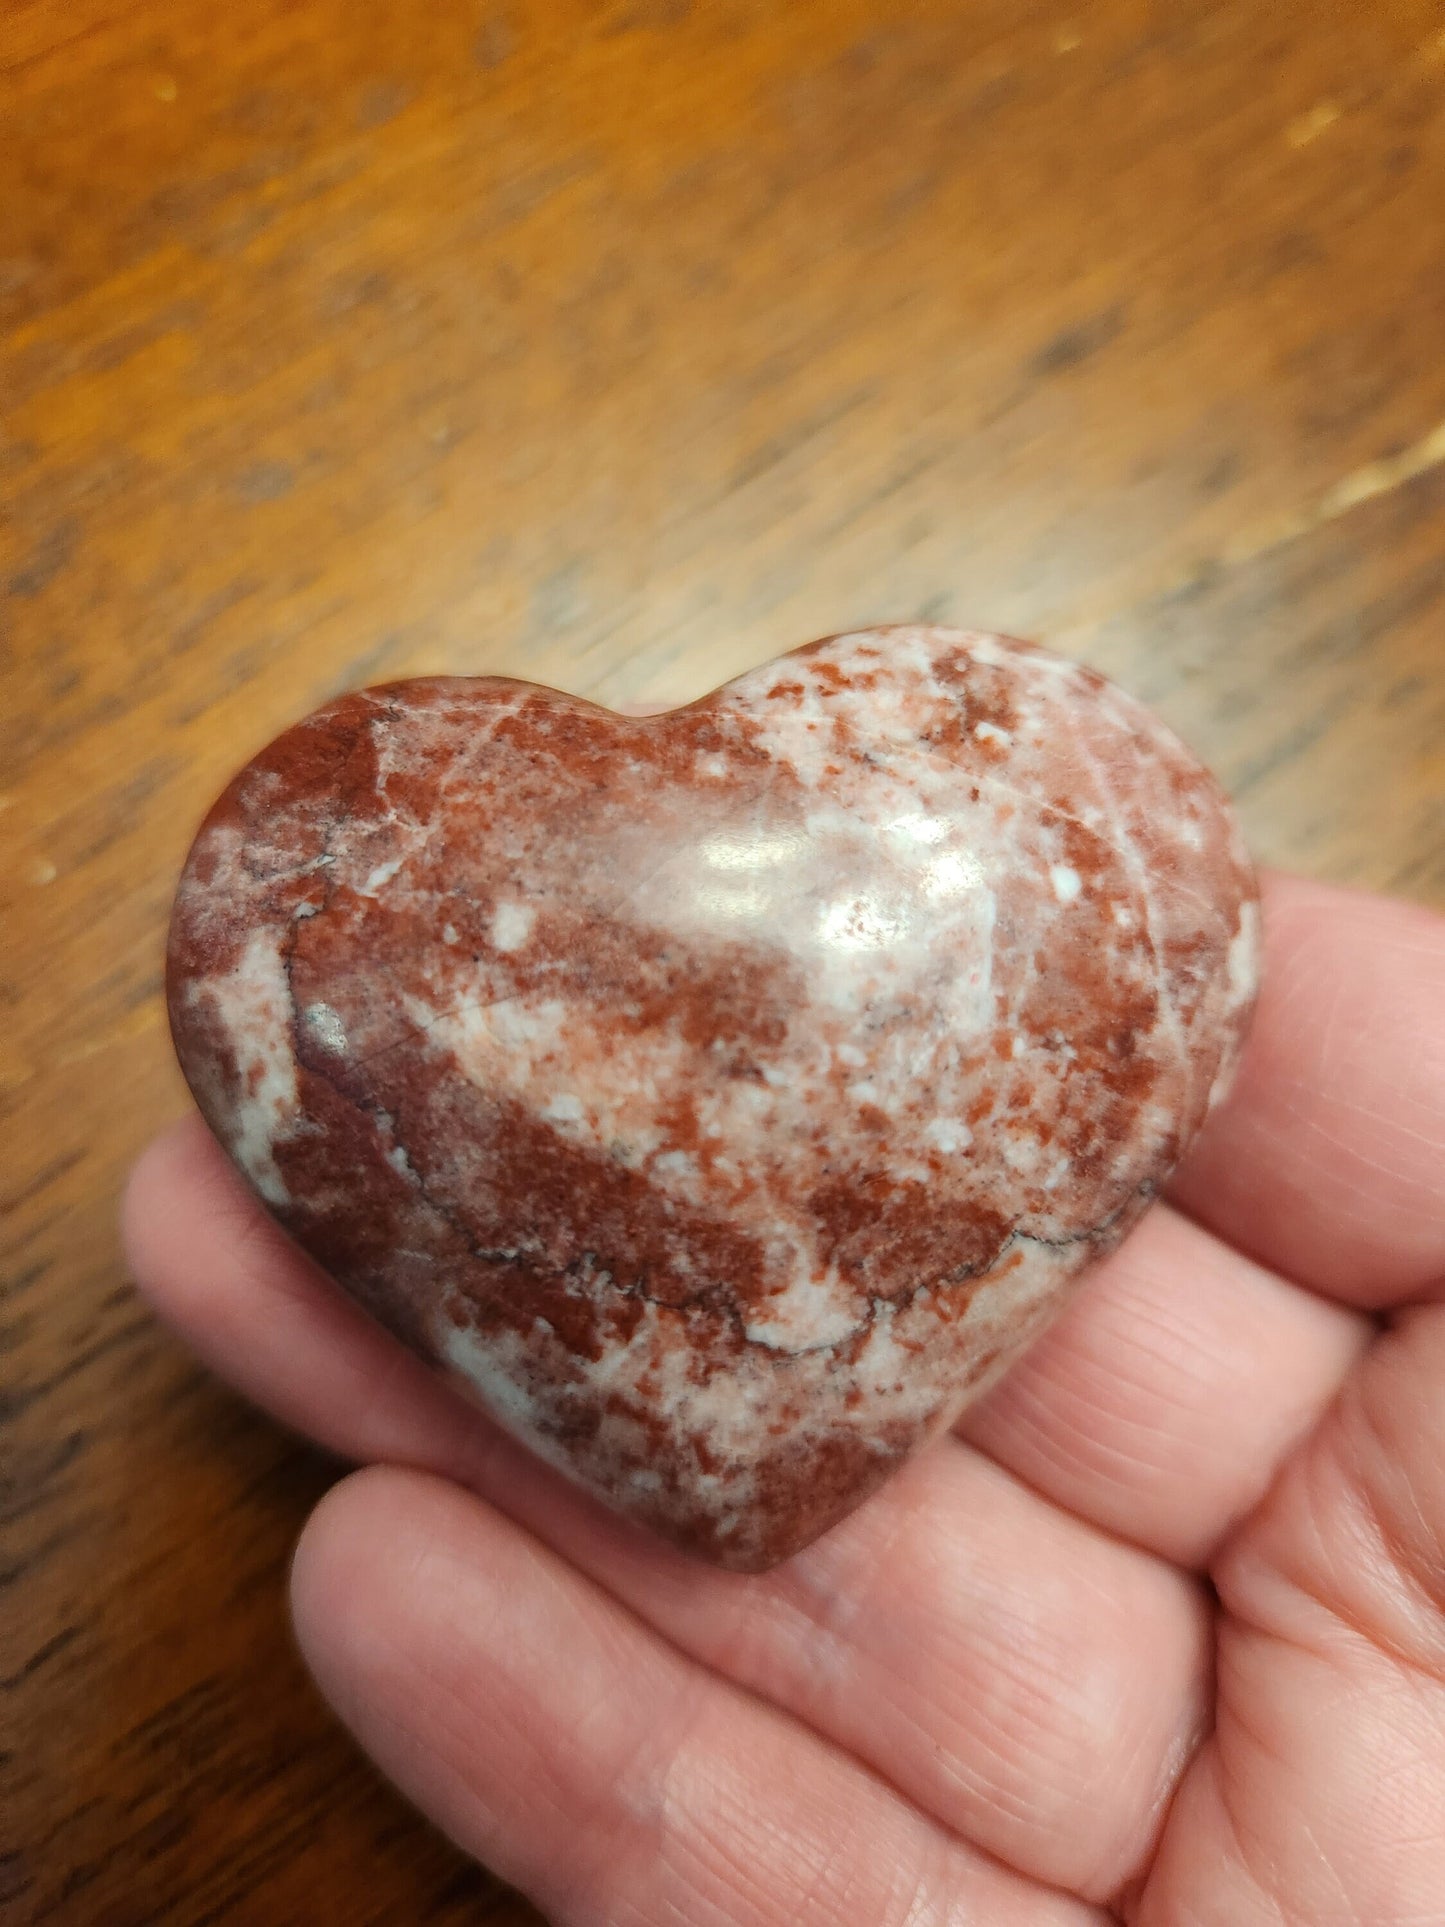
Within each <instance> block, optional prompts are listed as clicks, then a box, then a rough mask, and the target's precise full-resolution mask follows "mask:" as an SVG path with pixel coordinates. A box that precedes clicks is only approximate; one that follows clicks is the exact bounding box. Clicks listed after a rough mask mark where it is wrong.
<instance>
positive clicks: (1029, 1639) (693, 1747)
mask: <svg viewBox="0 0 1445 1927" xmlns="http://www.w3.org/2000/svg"><path fill="white" fill-rule="evenodd" d="M1266 947H1267V965H1266V976H1265V985H1264V991H1263V995H1262V999H1261V1004H1260V1009H1259V1014H1258V1017H1257V1019H1256V1024H1255V1030H1254V1035H1253V1037H1252V1039H1251V1042H1250V1045H1249V1048H1248V1051H1247V1053H1246V1058H1245V1063H1244V1066H1243V1069H1242V1072H1241V1076H1240V1081H1239V1085H1238V1087H1237V1089H1236V1091H1235V1093H1234V1095H1233V1096H1232V1097H1231V1099H1230V1100H1229V1101H1228V1102H1227V1103H1226V1105H1225V1106H1224V1107H1223V1108H1222V1109H1221V1111H1220V1112H1219V1113H1218V1114H1217V1115H1216V1116H1215V1118H1213V1119H1212V1120H1211V1122H1210V1124H1209V1126H1208V1128H1207V1130H1206V1132H1205V1134H1204V1136H1203V1138H1202V1139H1201V1140H1200V1142H1199V1143H1198V1145H1197V1146H1196V1147H1195V1149H1194V1151H1193V1152H1192V1153H1191V1155H1190V1157H1189V1158H1188V1160H1187V1162H1186V1164H1185V1166H1184V1168H1183V1170H1182V1171H1181V1173H1180V1174H1179V1177H1178V1179H1177V1180H1176V1183H1175V1185H1174V1187H1173V1192H1172V1202H1171V1203H1170V1204H1167V1205H1161V1206H1159V1207H1157V1208H1156V1209H1155V1210H1154V1211H1152V1212H1151V1213H1150V1214H1149V1215H1148V1217H1147V1218H1146V1219H1145V1220H1144V1222H1143V1223H1142V1224H1141V1225H1140V1227H1139V1228H1138V1230H1137V1231H1135V1233H1134V1234H1133V1236H1132V1237H1131V1238H1130V1239H1129V1240H1128V1241H1127V1243H1126V1244H1125V1245H1124V1246H1123V1247H1122V1248H1121V1249H1120V1250H1119V1251H1118V1252H1116V1253H1115V1254H1114V1255H1113V1256H1112V1257H1111V1258H1109V1259H1108V1260H1107V1261H1105V1262H1104V1263H1103V1264H1101V1265H1100V1266H1098V1267H1097V1269H1096V1270H1094V1271H1093V1272H1092V1273H1091V1274H1090V1275H1089V1277H1088V1279H1087V1281H1086V1282H1085V1283H1083V1284H1082V1286H1081V1288H1080V1290H1079V1292H1078V1294H1077V1295H1076V1297H1075V1298H1074V1300H1073V1301H1072V1303H1071V1304H1070V1306H1069V1308H1068V1309H1067V1310H1066V1311H1065V1313H1064V1314H1063V1316H1062V1317H1061V1318H1060V1319H1059V1321H1058V1322H1057V1323H1056V1324H1055V1325H1054V1327H1053V1328H1052V1329H1051V1330H1050V1331H1049V1332H1048V1333H1047V1334H1046V1335H1045V1337H1044V1338H1042V1339H1041V1340H1040V1341H1039V1342H1038V1344H1037V1345H1035V1347H1034V1348H1033V1349H1032V1350H1031V1351H1030V1352H1029V1353H1028V1354H1027V1355H1026V1357H1025V1358H1024V1359H1023V1360H1022V1361H1021V1362H1020V1364H1019V1365H1018V1366H1016V1367H1015V1369H1014V1370H1013V1371H1012V1372H1011V1373H1010V1374H1009V1376H1008V1378H1007V1379H1006V1380H1005V1381H1004V1382H1003V1383H1002V1384H1001V1385H1000V1386H999V1387H998V1389H997V1390H996V1391H995V1392H994V1393H992V1394H991V1395H990V1396H989V1397H988V1398H987V1399H986V1400H985V1401H984V1402H983V1403H982V1404H981V1405H979V1406H977V1407H975V1408H973V1409H972V1410H971V1411H970V1412H969V1413H968V1414H967V1415H966V1417H965V1418H964V1420H963V1422H962V1423H961V1425H960V1426H959V1428H958V1432H957V1435H956V1436H955V1437H954V1438H952V1439H950V1440H948V1441H945V1442H944V1443H942V1444H940V1445H938V1446H936V1447H934V1448H933V1449H931V1450H929V1451H927V1452H925V1453H924V1454H922V1455H921V1457H919V1458H918V1459H917V1460H915V1461H914V1462H913V1463H912V1464H910V1465H909V1466H907V1467H905V1468H904V1470H903V1471H902V1472H900V1473H899V1474H898V1476H897V1477H895V1478H894V1479H893V1480H892V1482H891V1483H890V1484H889V1485H888V1486H887V1487H886V1488H885V1489H884V1490H883V1491H882V1492H881V1493H880V1494H878V1495H877V1496H876V1497H875V1498H873V1499H872V1500H870V1501H869V1502H868V1503H867V1504H866V1505H864V1506H863V1507H862V1508H861V1509H860V1510H859V1511H858V1512H857V1513H855V1514H854V1515H853V1516H852V1517H851V1518H850V1519H848V1520H846V1521H845V1522H844V1523H843V1524H842V1525H840V1526H838V1527H836V1528H835V1529H834V1530H833V1531H832V1532H831V1533H829V1534H828V1535H827V1536H826V1537H825V1538H824V1539H823V1540H821V1541H820V1542H819V1543H818V1544H816V1545H814V1546H812V1547H811V1548H809V1549H808V1550H807V1551H806V1552H803V1553H802V1554H800V1555H799V1556H798V1557H796V1558H795V1559H793V1560H791V1561H789V1562H788V1563H787V1564H786V1565H784V1566H783V1567H781V1568H779V1569H778V1570H776V1571H774V1572H772V1573H769V1574H766V1575H764V1576H762V1577H755V1578H750V1577H742V1576H739V1575H737V1574H730V1573H723V1572H716V1571H712V1570H710V1569H708V1568H705V1567H702V1566H700V1565H698V1564H696V1563H695V1562H693V1561H691V1560H689V1559H686V1558H684V1557H683V1556H682V1555H680V1554H678V1553H675V1552H673V1551H671V1550H670V1549H668V1548H667V1547H665V1546H662V1545H659V1544H657V1543H655V1542H653V1541H652V1540H650V1539H649V1538H647V1537H645V1536H644V1535H643V1534H642V1533H640V1532H639V1531H637V1530H636V1529H634V1528H632V1527H629V1526H627V1525H625V1524H622V1523H620V1522H618V1521H616V1520H613V1519H611V1518H610V1517H608V1516H606V1515H605V1514H603V1513H602V1512H601V1511H600V1510H599V1509H598V1508H597V1507H596V1506H594V1505H592V1504H591V1503H590V1502H589V1501H587V1500H586V1499H585V1498H583V1497H581V1496H580V1495H578V1494H576V1493H574V1492H573V1491H572V1490H571V1489H570V1488H568V1487H566V1486H565V1485H564V1484H563V1483H562V1482H561V1481H560V1480H559V1479H558V1478H557V1477H556V1476H555V1475H554V1474H552V1473H551V1472H549V1471H548V1470H547V1469H546V1468H545V1467H543V1466H542V1465H540V1464H539V1463H538V1462H537V1461H535V1460H533V1459H532V1458H531V1457H529V1456H528V1455H527V1454H526V1453H525V1452H524V1451H523V1450H522V1449H521V1448H520V1447H518V1446H516V1445H515V1444H513V1443H512V1442H511V1441H510V1440H508V1439H507V1438H505V1437H504V1436H503V1435H502V1434H500V1433H499V1432H498V1431H496V1430H495V1429H494V1428H493V1427H491V1426H490V1425H489V1424H488V1423H487V1422H486V1421H485V1420H483V1419H481V1418H480V1417H479V1416H478V1415H477V1413H476V1412H475V1411H474V1410H473V1409H472V1408H471V1407H470V1406H468V1405H467V1404H466V1403H465V1402H464V1401H463V1400H462V1398H461V1397H460V1396H459V1395H458V1394H457V1393H455V1392H454V1391H452V1390H451V1389H450V1388H448V1387H447V1386H446V1385H444V1384H443V1383H442V1382H441V1381H439V1380H438V1379H436V1378H435V1377H433V1376H432V1375H431V1374H430V1373H429V1372H428V1371H427V1370H426V1368H425V1367H423V1366H422V1365H421V1364H420V1363H419V1362H418V1361H417V1360H415V1359H413V1358H412V1357H411V1356H410V1355H409V1354H407V1353H405V1352H403V1351H402V1349H401V1348H400V1347H399V1346H398V1345H396V1344H395V1343H394V1342H393V1341H392V1340H391V1339H390V1338H388V1337H387V1336H386V1335H385V1334H384V1333H383V1332H382V1331H381V1330H380V1329H379V1328H378V1327H376V1326H374V1325H373V1324H371V1323H370V1322H369V1321H368V1320H367V1319H366V1318H365V1317H364V1316H363V1314H362V1313H361V1312H360V1311H358V1310H357V1309H356V1308H355V1307H354V1306H352V1305H351V1303H350V1302H349V1301H348V1300H346V1299H345V1298H344V1297H343V1296H342V1294H341V1293H340V1292H339V1291H338V1290H337V1289H336V1288H335V1287H334V1286H333V1285H331V1284H330V1283H329V1282H328V1281H327V1280H326V1279H325V1278H324V1277H323V1276H322V1275H321V1274H320V1273H319V1272H318V1271H317V1270H316V1269H315V1267H314V1266H313V1265H312V1264H311V1263H310V1262H309V1261H308V1260H307V1259H305V1258H304V1257H303V1256H302V1255H301V1254H300V1253H299V1252H298V1251H297V1250H296V1248H295V1247H294V1246H292V1245H291V1244H290V1243H289V1241H288V1240H287V1239H286V1238H285V1237H284V1236H283V1235H282V1233H281V1232H280V1231H279V1230H277V1229H276V1228H275V1227H274V1225H272V1223H271V1221H270V1220H269V1219H268V1218H267V1217H266V1215H265V1213H264V1212H263V1210H262V1208H261V1207H260V1205H259V1204H257V1203H256V1202H255V1201H254V1199H253V1198H252V1197H251V1195H250V1193H249V1192H248V1191H247V1190H246V1189H245V1187H244V1186H243V1184H242V1183H241V1181H240V1179H239V1178H237V1177H236V1176H235V1175H234V1174H233V1173H232V1171H231V1169H230V1167H229V1165H228V1164H227V1163H226V1161H225V1159H224V1157H223V1156H222V1154H221V1152H220V1151H219V1149H218V1148H217V1147H216V1146H215V1144H214V1143H213V1142H212V1140H211V1139H210V1137H209V1136H208V1134H207V1133H206V1131H205V1130H204V1128H203V1127H202V1126H201V1125H200V1124H199V1122H198V1121H197V1120H194V1119H192V1120H190V1121H188V1122H187V1123H185V1124H183V1125H181V1126H179V1127H177V1128H176V1129H175V1130H173V1131H171V1132H170V1133H168V1134H167V1135H166V1136H165V1137H163V1138H162V1139H160V1140H159V1142H158V1143H156V1144H155V1145H153V1146H152V1147H151V1149H150V1150H149V1151H148V1152H147V1153H146V1154H145V1156H144V1157H143V1158H142V1160H141V1162H140V1164H139V1166H138V1167H137V1169H136V1172H135V1174H134V1177H133V1179H132V1182H131V1186H130V1190H129V1193H128V1196H127V1200H126V1208H125V1235H126V1243H127V1248H128V1251H129V1255H130V1261H131V1264H132V1267H133V1269H134V1272H135V1276H136V1278H137V1279H138V1281H139V1283H140V1285H141V1287H142V1289H143V1290H144V1291H145V1292H146V1293H147V1295H148V1296H149V1298H150V1299H151V1301H152V1302H153V1304H154V1305H155V1306H156V1308H157V1310H158V1311H159V1312H160V1313H161V1314H162V1316H163V1317H165V1318H166V1319H167V1320H169V1322H170V1323H171V1324H172V1325H173V1326H175V1327H176V1328H177V1329H178V1330H179V1331H180V1332H181V1333H182V1334H183V1335H184V1336H185V1337H186V1338H187V1339H188V1340H189V1342H190V1343H191V1344H192V1345H193V1346H194V1348H195V1349H196V1351H197V1352H199V1353H200V1355H201V1357H202V1358H204V1359H205V1360H206V1361H207V1362H208V1363H209V1364H210V1365H211V1366H212V1367H213V1368H214V1369H215V1370H216V1371H218V1372H219V1373H220V1374H221V1375H222V1376H223V1377H225V1378H227V1379H228V1380H230V1381H231V1383H233V1384H235V1385H237V1386H238V1387H240V1388H241V1389H242V1390H243V1391H245V1392H247V1393H248V1394H249V1395H250V1396H251V1397H252V1398H254V1399H255V1400H256V1401H257V1402H258V1403H259V1404H260V1405H262V1406H263V1407H264V1408H265V1409H266V1410H268V1411H270V1412H272V1413H273V1414H275V1415H276V1416H277V1417H278V1418H280V1419H282V1420H283V1421H285V1422H287V1423H288V1424H291V1425H293V1426H295V1427H296V1428H298V1429H299V1430H300V1431H302V1432H305V1433H307V1434H309V1435H310V1436H311V1437H312V1438H314V1439H316V1440H318V1441H319V1442H321V1443H322V1444H324V1445H326V1446H328V1447H330V1448H332V1449H333V1450H335V1451H339V1452H341V1453H343V1454H345V1455H347V1456H349V1457H351V1458H354V1459H356V1460H359V1461H362V1462H364V1463H365V1464H366V1465H367V1467H368V1469H366V1470H363V1471H359V1472H356V1473H353V1474H352V1475H351V1476H350V1477H349V1478H346V1479H344V1480H343V1481H342V1482H341V1483H340V1484H339V1485H338V1486H336V1487H335V1488H334V1489H333V1490H332V1491H331V1492H330V1493H329V1494H328V1495H327V1497H326V1498H325V1499H324V1500H323V1501H322V1503H321V1504H320V1506H319V1507H318V1508H317V1509H316V1511H315V1513H314V1514H313V1515H312V1517H311V1519H310V1521H309V1522H308V1524H307V1526H306V1528H305V1531H304V1532H303V1534H302V1538H301V1542H300V1546H299V1548H298V1550H297V1555H296V1561H295V1567H294V1571H293V1578H292V1597H293V1606H294V1612H295V1620H296V1629H297V1635H298V1637H299V1639H300V1642H301V1647H302V1650H303V1652H304V1653H305V1655H306V1658H307V1660H308V1662H309V1664H310V1666H311V1668H312V1671H313V1672H314V1673H315V1675H316V1678H317V1679H318V1681H319V1682H320V1684H321V1687H322V1690H323V1691H324V1692H325V1693H326V1695H327V1697H328V1698H329V1699H330V1701H331V1702H332V1704H333V1705H334V1706H335V1708H336V1710H337V1711H338V1713H339V1714H340V1715H341V1717H342V1718H343V1719H344V1720H345V1721H346V1722H347V1724H348V1725H349V1726H350V1727H351V1728H352V1730H353V1731H354V1732H355V1734H356V1735H357V1737H358V1738H359V1739H360V1741H361V1742H362V1744H363V1745H364V1746H365V1747H366V1748H367V1750H368V1751H369V1752H370V1753H371V1755H372V1756H373V1758H374V1759H375V1760H376V1761H377V1762H378V1764H379V1765H380V1766H381V1767H382V1769H383V1770H384V1771H385V1772H386V1773H388V1774H389V1775H390V1776H391V1777H392V1778H393V1779H394V1780H395V1781H396V1782H397V1783H398V1784H399V1785H400V1786H401V1787H402V1788H403V1789H404V1790H405V1791H406V1792H407V1793H408V1794H409V1795H410V1796H411V1797H412V1799H414V1800H415V1801H416V1802H417V1803H418V1805H420V1806H421V1807H422V1808H423V1809H424V1810H425V1811H426V1812H427V1813H428V1814H430V1815H431V1816H432V1818H433V1819H435V1820H436V1821H437V1822H438V1823H439V1824H440V1825H441V1826H442V1827H443V1828H445V1830H446V1831H447V1832H448V1833H449V1834H451V1835H452V1837H453V1838H454V1839H455V1840H457V1841H458V1842H460V1844H461V1845H462V1846H463V1847H464V1848H466V1849H467V1850H468V1851H469V1852H471V1853H473V1854H475V1855H477V1856H478V1857H479V1858H480V1859H482V1860H484V1861H486V1862H487V1863H488V1864H489V1865H490V1866H492V1867H493V1868H495V1869H496V1870H497V1871H498V1872H499V1873H500V1874H501V1875H503V1876H504V1877H505V1878H506V1879H508V1880H510V1881H512V1882H514V1883H515V1884H516V1885H518V1886H519V1887H521V1888H523V1889H524V1890H525V1891H526V1892H528V1893H529V1894H531V1895H532V1896H533V1897H534V1898H535V1899H536V1900H537V1901H538V1903H539V1905H540V1906H541V1907H542V1908H543V1909H544V1911H546V1912H547V1913H548V1915H549V1916H550V1917H551V1918H553V1919H555V1920H556V1921H558V1922H559V1923H570V1922H607V1923H636V1924H637V1927H642V1923H652V1922H664V1921H669V1922H670V1921H686V1922H688V1923H690V1927H705V1924H706V1923H718V1924H719V1927H720V1924H721V1923H744V1922H746V1923H770V1922H786V1923H789V1927H814V1924H815V1923H816V1924H817V1927H825V1924H826V1927H835V1924H836V1923H845V1924H846V1927H905V1923H906V1927H923V1924H924V1923H932V1922H944V1921H948V1922H955V1921H978V1922H986V1923H988V1927H1009V1923H1014V1922H1017V1923H1021V1924H1025V1923H1026V1927H1064V1923H1069V1927H1073V1924H1074V1923H1106V1922H1108V1921H1110V1920H1113V1919H1122V1920H1125V1921H1127V1922H1129V1923H1131V1924H1132V1923H1140V1924H1141V1927H1142V1924H1146V1923H1147V1927H1164V1924H1165V1923H1169V1927H1175V1924H1176V1923H1177V1924H1180V1927H1182V1923H1184V1922H1188V1923H1189V1924H1190V1927H1254V1923H1256V1922H1258V1923H1261V1927H1263V1924H1264V1923H1268V1924H1269V1927H1280V1923H1282V1922H1289V1923H1300V1924H1301V1927H1304V1924H1305V1923H1308V1927H1334V1924H1335V1923H1338V1924H1339V1927H1344V1923H1347V1922H1348V1923H1351V1927H1357V1924H1365V1923H1367V1924H1368V1927H1396V1924H1398V1927H1404V1923H1405V1922H1410V1923H1411V1924H1412V1927H1422V1923H1424V1922H1425V1921H1427V1920H1442V1921H1445V1449H1442V1441H1445V1304H1442V1302H1441V1300H1442V1297H1445V922H1442V921H1441V920H1440V919H1438V918H1433V917H1432V916H1430V915H1429V913H1427V912H1425V911H1422V910H1416V909H1411V908H1409V907H1407V906H1404V905H1401V904H1392V903H1388V902H1383V901H1379V900H1375V899H1371V898H1367V897H1362V896H1357V895H1352V894H1349V893H1346V892H1342V891H1336V890H1331V889H1328V888H1325V887H1324V886H1320V885H1315V884H1310V883H1305V882H1302V881H1299V880H1294V879H1289V878H1271V879H1269V880H1268V881H1267V886H1266Z"/></svg>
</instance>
